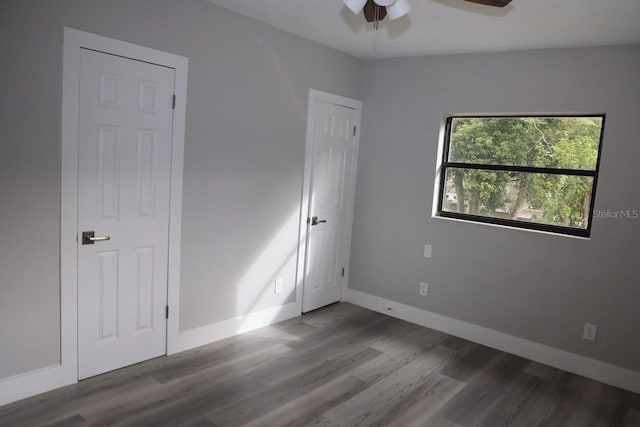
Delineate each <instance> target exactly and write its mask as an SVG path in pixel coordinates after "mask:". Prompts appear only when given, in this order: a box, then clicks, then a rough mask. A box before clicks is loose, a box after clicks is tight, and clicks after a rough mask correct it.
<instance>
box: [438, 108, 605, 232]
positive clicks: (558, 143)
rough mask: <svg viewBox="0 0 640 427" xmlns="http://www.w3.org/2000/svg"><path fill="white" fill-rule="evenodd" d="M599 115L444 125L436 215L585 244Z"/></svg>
mask: <svg viewBox="0 0 640 427" xmlns="http://www.w3.org/2000/svg"><path fill="white" fill-rule="evenodd" d="M603 127H604V115H593V116H520V117H511V116H505V117H482V116H480V117H469V116H464V117H463V116H455V117H449V118H448V119H447V123H446V134H445V145H444V150H443V152H444V158H443V161H442V169H441V175H440V198H439V202H438V215H439V216H443V217H452V218H459V219H466V220H473V221H479V222H486V223H492V224H501V225H508V226H514V227H520V228H530V229H535V230H542V231H551V232H557V233H563V234H570V235H577V236H584V237H588V236H589V234H590V231H591V218H592V216H593V201H594V197H595V191H596V183H597V179H598V165H599V157H600V147H601V141H602V134H603Z"/></svg>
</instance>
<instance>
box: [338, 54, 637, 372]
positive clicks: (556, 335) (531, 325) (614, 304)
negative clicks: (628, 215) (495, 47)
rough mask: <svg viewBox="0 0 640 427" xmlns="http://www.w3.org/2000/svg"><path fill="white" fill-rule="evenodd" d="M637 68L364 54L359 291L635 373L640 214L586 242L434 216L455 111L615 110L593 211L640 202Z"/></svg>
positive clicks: (555, 58) (562, 59)
mask: <svg viewBox="0 0 640 427" xmlns="http://www.w3.org/2000/svg"><path fill="white" fill-rule="evenodd" d="M639 76H640V46H630V47H607V48H593V49H575V50H574V49H568V50H546V51H531V52H517V53H499V54H482V55H455V56H434V57H423V58H413V59H392V60H380V61H370V62H367V63H366V64H365V71H364V83H363V94H364V109H363V114H364V116H363V127H362V129H363V132H362V143H361V147H360V158H359V165H358V176H357V190H356V205H355V218H356V221H355V223H354V230H353V233H354V234H353V241H352V250H351V274H350V287H352V288H353V289H356V290H359V291H363V292H367V293H370V294H374V295H377V296H380V297H384V298H388V299H391V300H395V301H398V302H402V303H405V304H409V305H412V306H416V307H418V308H422V309H426V310H430V311H433V312H436V313H440V314H443V315H446V316H450V317H453V318H456V319H462V320H465V321H468V322H472V323H475V324H478V325H482V326H485V327H488V328H492V329H496V330H499V331H503V332H506V333H509V334H513V335H516V336H519V337H523V338H526V339H529V340H533V341H537V342H540V343H544V344H548V345H551V346H553V347H558V348H561V349H565V350H568V351H572V352H576V353H579V354H583V355H586V356H589V357H593V358H596V359H599V360H602V361H605V362H610V363H613V364H616V365H621V366H625V367H627V368H631V369H635V370H640V336H639V334H638V325H640V286H639V284H640V280H639V274H638V242H639V241H640V219H635V220H632V219H618V220H615V219H608V220H607V219H595V220H594V221H593V230H592V237H591V239H590V240H580V239H575V238H569V237H559V236H553V235H547V234H540V233H534V232H528V231H519V230H512V229H504V228H496V227H491V226H486V225H481V224H473V223H461V222H453V221H448V220H444V219H440V218H432V217H431V212H432V197H433V188H434V179H435V165H436V155H437V146H438V132H439V126H440V123H441V117H442V114H443V113H457V112H566V111H575V112H603V111H604V112H606V113H607V122H606V130H605V138H604V143H603V144H604V145H603V154H602V164H601V171H600V180H599V184H598V190H597V195H596V205H595V209H598V210H601V211H604V210H607V209H611V210H620V209H640V186H638V183H639V182H640V167H638V160H639V159H640V144H638V142H639V140H638V134H639V131H638V118H639V117H640V85H639V84H638V77H639ZM426 243H429V244H432V245H433V257H432V259H430V260H428V259H425V258H424V257H423V247H424V244H426ZM421 281H426V282H428V283H429V296H428V297H427V298H423V297H419V296H418V287H419V282H421ZM585 321H590V322H593V323H596V324H598V326H599V329H598V334H599V335H598V340H597V342H595V343H591V342H588V341H584V340H582V338H581V335H582V327H583V323H584V322H585Z"/></svg>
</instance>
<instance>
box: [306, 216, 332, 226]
mask: <svg viewBox="0 0 640 427" xmlns="http://www.w3.org/2000/svg"><path fill="white" fill-rule="evenodd" d="M324 222H327V220H326V219H321V220H318V217H317V216H312V217H311V221H309V219H307V224H311V225H318V224H322V223H324Z"/></svg>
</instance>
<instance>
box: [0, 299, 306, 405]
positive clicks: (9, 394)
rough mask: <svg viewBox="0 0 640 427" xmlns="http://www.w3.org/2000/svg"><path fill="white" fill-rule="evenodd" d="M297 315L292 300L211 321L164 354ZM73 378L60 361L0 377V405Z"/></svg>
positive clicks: (187, 333) (182, 336)
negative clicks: (237, 315)
mask: <svg viewBox="0 0 640 427" xmlns="http://www.w3.org/2000/svg"><path fill="white" fill-rule="evenodd" d="M299 315H300V304H298V303H295V302H294V303H291V304H287V305H283V306H282V307H273V308H269V309H266V310H262V311H258V312H255V313H251V314H248V315H245V316H239V317H236V318H234V319H229V320H225V321H222V322H219V323H215V324H213V325H207V326H203V327H201V328H197V329H192V330H189V331H184V332H181V333H180V334H179V335H178V339H177V343H176V344H175V345H174V346H173V348H167V354H174V353H178V352H180V351H184V350H188V349H190V348H194V347H199V346H201V345H205V344H209V343H212V342H214V341H218V340H221V339H224V338H228V337H231V336H234V335H238V334H242V333H244V332H249V331H252V330H254V329H258V328H262V327H263V326H268V325H271V324H273V323H277V322H281V321H283V320H287V319H291V318H293V317H296V316H299ZM76 382H77V375H76V374H74V373H70V372H69V370H68V369H65V368H64V367H63V366H62V365H55V366H49V367H46V368H42V369H38V370H36V371H31V372H26V373H24V374H20V375H16V376H13V377H9V378H5V379H0V406H2V405H6V404H9V403H11V402H15V401H18V400H21V399H25V398H27V397H31V396H34V395H36V394H40V393H44V392H47V391H49V390H53V389H56V388H60V387H64V386H67V385H70V384H74V383H76Z"/></svg>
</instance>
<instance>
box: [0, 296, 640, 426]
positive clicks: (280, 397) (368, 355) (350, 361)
mask: <svg viewBox="0 0 640 427" xmlns="http://www.w3.org/2000/svg"><path fill="white" fill-rule="evenodd" d="M89 425H91V426H102V425H118V426H203V427H204V426H218V427H223V426H224V427H226V426H245V425H246V426H267V427H275V426H325V427H334V426H434V427H435V426H439V427H460V426H464V427H466V426H490V427H497V426H568V427H583V426H616V427H618V426H620V427H622V426H624V427H631V426H636V427H637V426H640V395H637V394H633V393H630V392H627V391H624V390H620V389H617V388H615V387H611V386H607V385H604V384H600V383H598V382H595V381H591V380H588V379H586V378H583V377H579V376H576V375H572V374H568V373H566V372H563V371H559V370H557V369H554V368H551V367H548V366H543V365H540V364H537V363H534V362H531V361H528V360H526V359H523V358H520V357H516V356H513V355H510V354H507V353H503V352H500V351H497V350H493V349H490V348H488V347H484V346H481V345H478V344H474V343H471V342H469V341H465V340H462V339H459V338H455V337H452V336H448V335H446V334H443V333H440V332H437V331H434V330H430V329H426V328H423V327H420V326H416V325H412V324H410V323H407V322H404V321H401V320H397V319H394V318H390V317H387V316H384V315H381V314H378V313H374V312H371V311H368V310H366V309H363V308H360V307H356V306H353V305H350V304H346V303H341V304H335V305H332V306H329V307H325V308H323V309H320V310H317V311H315V312H312V313H309V314H306V315H304V316H302V317H300V318H295V319H291V320H288V321H286V322H282V323H279V324H276V325H273V326H270V327H267V328H263V329H260V330H257V331H253V332H250V333H247V334H244V335H241V336H237V337H233V338H229V339H226V340H223V341H219V342H216V343H213V344H211V345H208V346H204V347H200V348H197V349H194V350H191V351H187V352H184V353H180V354H177V355H174V356H169V357H161V358H158V359H154V360H150V361H148V362H144V363H141V364H138V365H135V366H130V367H127V368H124V369H120V370H118V371H114V372H111V373H108V374H104V375H100V376H98V377H94V378H90V379H87V380H84V381H81V382H80V383H78V384H75V385H72V386H69V387H65V388H62V389H59V390H54V391H52V392H49V393H45V394H42V395H39V396H35V397H32V398H29V399H26V400H23V401H20V402H16V403H13V404H10V405H6V406H4V407H0V426H16V427H18V426H29V427H32V426H69V427H75V426H89Z"/></svg>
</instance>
